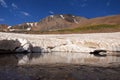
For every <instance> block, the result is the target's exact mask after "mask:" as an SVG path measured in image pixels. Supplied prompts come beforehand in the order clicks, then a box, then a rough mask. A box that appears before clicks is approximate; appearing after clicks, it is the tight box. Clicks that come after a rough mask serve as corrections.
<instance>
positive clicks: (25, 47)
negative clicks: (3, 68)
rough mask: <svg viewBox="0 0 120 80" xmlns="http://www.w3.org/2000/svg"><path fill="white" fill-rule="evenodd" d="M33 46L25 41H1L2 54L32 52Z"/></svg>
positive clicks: (0, 49) (0, 50)
mask: <svg viewBox="0 0 120 80" xmlns="http://www.w3.org/2000/svg"><path fill="white" fill-rule="evenodd" d="M31 47H32V45H31V44H30V43H29V42H28V41H27V40H25V39H16V40H14V39H10V40H7V39H4V40H1V41H0V52H1V53H2V52H3V53H5V52H6V53H7V52H9V53H17V52H18V53H22V52H31Z"/></svg>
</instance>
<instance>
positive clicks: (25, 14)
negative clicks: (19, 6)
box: [21, 11, 30, 16]
mask: <svg viewBox="0 0 120 80" xmlns="http://www.w3.org/2000/svg"><path fill="white" fill-rule="evenodd" d="M21 14H22V15H24V16H30V14H29V13H27V12H24V11H21Z"/></svg>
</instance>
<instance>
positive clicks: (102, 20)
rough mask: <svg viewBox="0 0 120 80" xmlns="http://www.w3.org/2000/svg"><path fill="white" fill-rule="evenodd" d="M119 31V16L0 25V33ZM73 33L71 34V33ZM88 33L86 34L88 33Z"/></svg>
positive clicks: (54, 17) (58, 17)
mask: <svg viewBox="0 0 120 80" xmlns="http://www.w3.org/2000/svg"><path fill="white" fill-rule="evenodd" d="M95 29H96V31H95V32H97V31H98V30H99V31H104V32H105V31H120V15H113V16H104V17H97V18H92V19H88V18H84V17H80V16H75V15H71V14H57V15H50V16H48V17H46V18H43V19H41V20H40V21H38V22H27V23H22V24H18V25H14V26H12V27H10V26H8V25H5V24H1V25H0V31H8V30H9V31H11V32H30V33H31V32H35V33H36V32H39V33H44V32H50V33H51V32H58V31H61V32H63V31H64V32H65V31H67V32H71V33H74V32H80V31H81V30H84V31H85V32H86V31H88V30H89V31H90V30H92V31H93V32H94V30H95ZM72 31H73V32H72ZM89 31H88V32H89Z"/></svg>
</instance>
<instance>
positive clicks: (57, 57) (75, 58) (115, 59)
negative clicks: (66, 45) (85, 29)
mask: <svg viewBox="0 0 120 80" xmlns="http://www.w3.org/2000/svg"><path fill="white" fill-rule="evenodd" d="M115 54H116V53H115ZM117 54H120V53H117ZM41 63H43V64H46V63H50V64H53V63H63V64H64V63H67V64H81V65H89V64H91V65H98V66H99V65H100V66H109V65H113V64H114V65H117V64H120V56H115V55H114V56H95V55H92V54H89V53H65V52H54V53H43V54H40V53H32V54H31V55H30V58H29V61H28V62H27V64H41Z"/></svg>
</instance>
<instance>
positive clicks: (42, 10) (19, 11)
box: [0, 0, 120, 25]
mask: <svg viewBox="0 0 120 80" xmlns="http://www.w3.org/2000/svg"><path fill="white" fill-rule="evenodd" d="M53 14H73V15H77V16H82V17H87V18H94V17H100V16H108V15H116V14H120V0H0V24H8V25H15V24H20V23H24V22H36V21H40V19H42V18H45V17H46V16H48V15H53Z"/></svg>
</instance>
